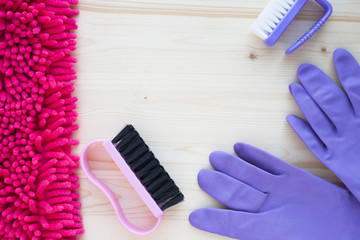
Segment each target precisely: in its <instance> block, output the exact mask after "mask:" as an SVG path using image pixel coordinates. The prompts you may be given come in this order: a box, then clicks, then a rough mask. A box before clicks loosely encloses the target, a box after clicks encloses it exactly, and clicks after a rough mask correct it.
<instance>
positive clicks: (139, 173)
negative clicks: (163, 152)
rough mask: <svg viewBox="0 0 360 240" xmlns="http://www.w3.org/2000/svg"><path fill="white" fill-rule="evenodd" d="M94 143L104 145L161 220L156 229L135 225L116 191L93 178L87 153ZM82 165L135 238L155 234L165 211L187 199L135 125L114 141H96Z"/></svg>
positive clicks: (85, 154)
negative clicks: (123, 209) (126, 213)
mask: <svg viewBox="0 0 360 240" xmlns="http://www.w3.org/2000/svg"><path fill="white" fill-rule="evenodd" d="M94 143H102V144H103V146H104V148H105V149H106V151H107V152H108V153H109V154H110V156H111V157H112V159H113V161H114V162H115V163H116V165H117V166H118V167H119V168H120V170H121V171H122V173H123V174H124V175H125V177H126V178H127V179H128V181H129V183H130V184H131V185H132V186H133V188H134V189H135V190H136V192H137V193H138V194H139V196H140V197H141V198H142V199H143V201H144V203H145V204H146V205H147V207H148V208H149V209H150V211H151V212H152V214H153V215H154V216H155V217H156V218H157V223H156V224H155V226H154V227H153V228H152V229H150V230H143V229H138V228H136V227H135V226H134V225H132V224H131V223H130V222H129V221H128V220H127V219H126V218H125V216H124V215H123V213H122V210H121V206H120V204H119V202H118V200H117V199H116V197H115V195H114V194H113V193H112V191H111V190H110V189H109V188H108V187H107V186H106V185H105V184H104V183H102V182H101V181H100V180H99V179H97V178H96V177H95V176H94V175H93V173H92V172H91V170H90V167H89V164H88V161H87V153H88V150H89V148H90V146H92V145H93V144H94ZM81 164H82V168H83V171H84V173H85V175H86V176H87V177H88V178H89V180H90V181H91V182H92V183H94V184H95V185H96V186H97V187H99V188H100V189H101V190H102V191H103V192H104V193H105V195H106V196H107V198H108V199H109V200H110V202H111V204H112V206H113V207H114V209H115V212H116V215H117V217H118V219H119V221H120V223H121V224H122V225H123V226H124V227H125V228H126V229H127V230H129V231H130V232H132V233H134V234H137V235H146V234H149V233H151V232H153V231H154V230H155V229H156V228H157V227H158V225H159V223H160V221H161V218H162V215H163V211H164V210H165V209H167V208H169V207H171V206H173V205H175V204H177V203H179V202H181V201H182V200H183V199H184V195H183V194H182V193H181V191H180V189H179V188H178V187H177V186H176V184H175V182H174V181H173V180H172V179H171V178H170V176H169V174H168V173H167V172H166V171H165V169H164V167H163V166H161V164H160V162H159V160H157V158H156V157H155V156H154V154H153V153H152V152H151V151H150V149H149V147H148V146H147V145H146V143H145V142H144V140H143V139H142V138H141V137H140V135H139V133H138V132H137V131H136V130H135V128H134V127H133V126H132V125H127V126H126V127H125V128H124V129H123V130H122V131H121V132H120V133H119V134H118V135H117V136H116V137H115V138H114V139H113V140H112V141H109V140H95V141H93V142H91V143H89V144H88V145H87V146H86V147H85V149H84V150H83V151H82V153H81Z"/></svg>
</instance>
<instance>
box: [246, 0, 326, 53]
mask: <svg viewBox="0 0 360 240" xmlns="http://www.w3.org/2000/svg"><path fill="white" fill-rule="evenodd" d="M307 1H308V0H271V1H270V2H269V3H268V5H267V6H266V7H265V9H264V10H263V11H262V13H261V14H260V15H259V17H258V18H257V19H256V21H255V22H254V23H253V24H252V26H251V27H250V30H251V31H252V32H253V33H254V34H256V35H257V36H259V37H260V38H261V39H263V40H264V42H265V44H266V45H267V46H269V47H271V46H273V45H274V44H275V43H276V42H277V40H278V39H279V38H280V36H281V35H282V34H283V33H284V31H285V30H286V29H287V27H288V26H289V25H290V23H291V22H292V21H293V20H294V18H295V17H296V15H297V14H298V13H299V12H300V11H301V9H302V8H303V7H304V5H305V4H306V3H307ZM316 2H317V3H318V4H319V5H320V6H321V7H323V8H324V10H325V11H324V15H323V16H322V17H321V19H320V20H319V21H318V22H316V23H315V25H314V26H313V27H312V28H311V29H310V30H309V31H308V32H307V33H305V34H304V35H303V36H302V37H301V38H300V39H299V40H298V41H297V42H296V43H295V44H294V45H293V46H291V47H290V48H289V49H288V50H287V51H286V54H290V53H292V52H294V51H295V50H296V49H298V48H299V47H300V46H301V45H302V44H304V43H305V42H306V41H307V40H308V39H309V38H310V37H311V36H312V35H313V34H314V33H315V32H316V31H317V30H319V28H320V27H321V26H322V25H323V24H324V23H325V22H326V20H327V19H328V18H329V17H330V15H331V13H332V6H331V4H330V3H329V2H328V1H326V0H316Z"/></svg>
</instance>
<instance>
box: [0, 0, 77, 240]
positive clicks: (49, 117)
mask: <svg viewBox="0 0 360 240" xmlns="http://www.w3.org/2000/svg"><path fill="white" fill-rule="evenodd" d="M75 4H77V0H0V124H1V125H0V213H1V216H0V239H22V240H25V239H31V240H37V239H48V240H50V239H76V235H78V234H81V233H82V232H83V229H82V224H81V217H80V215H79V208H80V204H79V202H78V198H79V195H78V194H77V193H76V192H75V191H76V189H77V188H78V187H79V184H78V183H77V182H78V177H77V176H76V175H75V169H76V168H78V166H79V164H78V160H79V158H78V157H77V156H73V155H71V146H72V145H76V144H78V141H77V140H73V139H72V138H71V134H72V132H73V131H75V130H77V129H78V126H77V125H75V124H74V122H75V121H76V117H77V113H76V111H75V108H76V104H75V103H76V101H77V99H76V98H75V97H72V92H73V91H74V86H73V85H74V80H75V79H76V76H75V71H74V70H73V69H72V67H73V66H74V64H75V63H76V59H75V58H73V57H71V52H72V51H73V50H75V44H76V42H75V40H74V39H75V38H76V35H75V34H73V33H71V32H72V30H74V29H76V28H77V25H76V21H75V20H74V19H73V18H72V17H73V16H74V15H77V14H78V11H77V10H74V9H72V8H71V5H75Z"/></svg>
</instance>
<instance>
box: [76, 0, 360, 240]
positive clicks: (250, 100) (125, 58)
mask: <svg viewBox="0 0 360 240" xmlns="http://www.w3.org/2000/svg"><path fill="white" fill-rule="evenodd" d="M266 3H267V1H265V0H251V1H250V0H248V1H243V0H206V1H205V0H173V1H169V0H146V1H145V0H137V1H135V0H134V1H121V0H97V1H95V0H81V1H80V4H79V6H78V8H79V10H80V15H79V16H78V18H77V21H78V24H79V29H78V31H77V34H78V36H79V38H78V49H77V51H76V57H77V58H78V60H79V62H78V64H77V66H76V68H77V72H78V77H79V79H78V81H77V83H76V88H77V91H76V95H77V96H78V98H79V102H78V111H79V119H78V123H79V125H80V130H79V131H78V132H77V133H76V134H77V135H76V137H77V138H78V139H79V140H80V142H81V144H80V146H78V147H77V148H75V149H74V151H75V153H77V154H79V153H80V151H81V149H82V147H84V145H85V144H86V143H88V142H89V141H91V140H93V139H97V138H100V139H103V138H112V137H113V136H114V135H115V134H116V133H117V132H118V131H119V130H120V129H121V128H122V127H123V126H124V125H125V124H126V123H132V124H134V125H135V127H136V129H137V130H138V131H139V132H140V133H141V135H142V136H143V138H144V139H146V142H147V143H148V145H150V146H151V148H152V150H153V151H154V152H155V154H156V156H157V157H158V158H159V159H160V160H161V162H162V164H163V165H164V166H165V168H166V169H167V170H168V172H169V173H170V175H171V176H172V178H173V179H174V180H175V181H176V183H177V184H178V185H179V186H180V188H181V189H182V190H183V192H184V194H185V197H186V201H184V202H183V203H181V204H179V205H177V206H175V207H174V208H172V209H169V210H167V211H166V213H165V216H164V220H163V222H162V223H161V225H160V228H159V229H158V230H157V231H156V232H155V233H153V234H151V235H149V236H146V237H137V236H134V235H132V234H130V233H128V232H127V231H126V230H125V229H124V228H123V227H122V226H121V225H120V224H119V222H118V221H117V219H116V217H115V214H114V212H113V210H112V208H111V206H110V203H109V202H108V201H107V199H106V198H105V196H104V195H103V194H102V192H101V191H99V190H98V189H97V188H96V187H95V186H94V185H92V184H91V183H90V182H89V181H88V180H87V179H86V178H85V176H84V175H83V173H82V171H80V170H79V172H78V174H79V176H80V178H81V182H80V183H81V189H80V194H81V202H82V204H83V207H82V210H81V211H82V216H83V218H84V226H85V231H86V233H85V234H84V235H83V236H81V237H80V239H84V240H85V239H86V240H92V239H109V240H112V239H114V240H115V239H157V240H160V239H161V240H162V239H174V240H177V239H197V240H201V239H214V238H215V235H212V234H209V233H205V232H202V231H199V230H197V229H195V228H193V227H191V226H190V224H189V223H188V215H189V213H190V212H191V211H192V210H194V209H196V208H200V207H212V206H220V205H219V204H218V203H217V202H216V201H215V200H213V199H211V198H210V197H209V196H207V195H206V194H205V193H204V192H202V191H201V190H200V189H199V187H198V185H197V180H196V176H197V172H198V171H199V170H200V169H201V168H210V165H209V163H208V155H209V153H210V152H211V151H214V150H224V151H227V152H233V150H232V145H233V144H234V143H235V142H237V141H242V142H247V143H250V144H252V145H255V146H258V147H260V148H263V149H265V150H267V151H269V152H270V153H272V154H274V155H276V156H278V157H280V158H282V159H284V160H285V161H288V162H290V163H291V164H294V165H295V166H297V167H300V168H303V169H305V170H308V171H310V172H311V173H313V174H316V175H318V176H320V177H322V178H325V179H327V180H330V181H333V182H337V181H338V180H337V179H336V178H335V177H334V175H333V174H332V173H330V172H329V171H328V170H327V169H326V168H325V167H324V166H323V165H322V164H321V163H320V162H319V161H318V160H317V159H316V158H315V157H314V156H313V155H312V154H311V153H310V152H309V151H308V150H307V148H306V147H305V146H304V144H303V143H302V142H301V141H300V140H299V138H298V137H297V136H296V135H295V134H294V133H293V131H292V130H291V128H290V127H289V126H288V125H287V123H286V120H285V117H286V115H288V114H290V113H293V114H298V115H301V113H300V111H299V109H298V108H297V106H296V104H295V102H294V101H293V99H292V97H291V95H290V94H289V91H288V84H289V83H291V82H293V81H296V80H297V79H296V69H297V67H298V66H299V65H300V64H302V63H305V62H309V63H313V64H316V65H318V66H319V67H320V68H322V69H323V70H324V71H325V72H326V73H328V74H329V75H330V76H332V77H333V78H334V79H335V80H336V74H335V70H334V68H333V66H332V59H331V57H332V52H333V51H334V50H335V49H336V48H338V47H345V48H347V49H348V50H350V51H351V52H352V53H353V54H354V55H355V56H358V59H360V48H359V46H360V45H359V44H360V42H359V39H360V15H359V14H358V13H359V11H360V1H357V0H354V1H350V0H342V1H331V3H332V4H333V7H334V13H333V16H332V17H331V19H330V20H329V21H328V22H327V23H326V25H325V26H324V27H323V28H322V29H321V31H320V32H319V33H317V34H316V35H315V36H314V37H313V38H312V39H311V40H310V41H309V42H308V43H306V44H305V45H304V46H303V47H302V48H301V49H300V50H298V51H297V52H295V53H294V54H292V55H290V56H286V55H284V51H285V50H286V48H287V47H289V46H290V45H291V44H292V43H294V42H295V41H296V40H297V38H298V37H300V36H301V33H302V32H305V31H306V30H307V29H308V28H309V27H310V26H311V25H312V23H313V22H314V21H315V19H316V18H317V17H318V16H320V15H321V12H319V10H318V9H317V8H316V7H315V8H314V5H311V4H310V5H308V6H306V9H305V10H304V11H302V12H301V14H300V15H299V16H298V18H297V19H296V21H295V22H294V23H293V24H292V26H291V27H290V29H289V31H287V32H286V34H285V35H284V36H283V37H282V38H281V40H280V41H279V42H278V43H277V44H276V45H275V46H274V47H272V48H267V47H265V45H264V44H263V42H262V41H261V40H260V39H258V38H257V37H256V36H254V35H252V34H251V33H250V32H249V30H248V28H249V26H250V25H251V24H252V22H253V21H254V20H255V18H256V17H257V15H258V14H259V13H260V12H261V10H262V9H263V8H264V6H265V5H266ZM314 9H315V10H314ZM91 166H92V168H93V169H94V173H95V174H96V176H97V177H99V179H101V180H102V181H104V182H105V183H106V184H108V185H109V186H110V188H111V189H112V190H113V191H114V192H115V193H116V195H117V196H118V197H119V201H120V202H121V204H123V205H124V211H125V213H126V214H127V216H129V218H130V219H131V221H134V222H135V223H136V224H138V225H139V226H143V227H144V226H149V225H151V223H152V220H151V217H150V214H149V213H148V212H147V210H146V208H145V207H144V206H143V205H142V203H141V201H140V200H139V199H137V197H136V195H135V194H134V193H133V192H132V190H131V189H130V187H129V186H128V184H127V183H126V181H125V179H124V177H122V176H121V174H120V173H119V171H118V170H117V168H116V166H115V165H114V164H113V163H111V160H110V159H109V157H108V156H106V154H101V152H96V151H95V152H94V153H93V154H92V159H91ZM216 239H226V238H224V237H220V236H216Z"/></svg>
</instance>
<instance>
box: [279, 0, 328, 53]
mask: <svg viewBox="0 0 360 240" xmlns="http://www.w3.org/2000/svg"><path fill="white" fill-rule="evenodd" d="M316 2H317V3H318V4H319V5H320V6H321V7H323V8H324V10H325V13H324V15H323V16H322V17H321V19H320V20H319V21H318V22H317V23H315V25H314V26H313V27H312V28H311V29H310V30H309V31H308V32H307V33H305V34H304V36H302V37H301V38H300V39H299V40H298V41H297V42H296V43H295V44H294V45H292V46H291V47H290V48H289V49H288V50H286V52H285V53H286V54H291V53H292V52H294V51H295V50H296V49H298V48H299V47H300V46H301V45H303V44H304V43H305V42H306V41H307V40H309V38H311V37H312V35H314V33H316V32H317V31H318V30H319V29H320V28H321V26H322V25H324V23H325V22H326V20H328V18H329V17H330V15H331V14H332V6H331V4H330V3H329V2H328V1H326V0H316Z"/></svg>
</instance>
